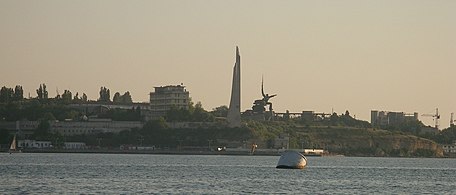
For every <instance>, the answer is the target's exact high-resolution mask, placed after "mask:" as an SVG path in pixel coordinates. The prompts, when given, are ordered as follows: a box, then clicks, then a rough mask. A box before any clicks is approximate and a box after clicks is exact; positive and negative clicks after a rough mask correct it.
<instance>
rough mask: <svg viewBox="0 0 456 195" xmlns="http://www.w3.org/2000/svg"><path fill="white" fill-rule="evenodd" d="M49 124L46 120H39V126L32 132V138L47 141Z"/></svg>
mask: <svg viewBox="0 0 456 195" xmlns="http://www.w3.org/2000/svg"><path fill="white" fill-rule="evenodd" d="M50 130H51V124H49V122H48V121H47V120H40V124H39V125H38V127H37V128H36V130H35V132H33V137H34V138H35V139H37V140H47V139H49V137H50Z"/></svg>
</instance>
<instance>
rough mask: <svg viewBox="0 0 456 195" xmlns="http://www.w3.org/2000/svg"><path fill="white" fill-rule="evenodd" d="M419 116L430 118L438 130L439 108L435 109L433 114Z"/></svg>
mask: <svg viewBox="0 0 456 195" xmlns="http://www.w3.org/2000/svg"><path fill="white" fill-rule="evenodd" d="M421 116H430V117H433V118H434V119H433V120H434V121H435V128H436V129H439V120H440V114H439V108H436V109H435V114H423V115H421Z"/></svg>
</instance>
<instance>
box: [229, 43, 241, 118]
mask: <svg viewBox="0 0 456 195" xmlns="http://www.w3.org/2000/svg"><path fill="white" fill-rule="evenodd" d="M227 120H228V126H229V127H240V126H241V56H240V55H239V48H238V47H237V46H236V63H235V64H234V68H233V84H232V86H231V101H230V107H229V109H228V117H227Z"/></svg>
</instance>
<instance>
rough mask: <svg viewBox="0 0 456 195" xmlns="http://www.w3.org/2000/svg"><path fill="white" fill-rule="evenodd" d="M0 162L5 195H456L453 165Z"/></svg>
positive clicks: (132, 158) (153, 158) (240, 159)
mask: <svg viewBox="0 0 456 195" xmlns="http://www.w3.org/2000/svg"><path fill="white" fill-rule="evenodd" d="M278 159H279V157H278V156H215V155H214V156H190V155H139V154H27V153H22V154H12V155H9V154H5V153H2V154H0V194H24V193H25V194H27V193H30V194H63V193H65V194H99V193H102V194H141V193H156V194H163V193H165V194H168V193H172V194H232V193H234V194H244V193H259V194H271V193H283V194H317V193H318V194H372V193H375V194H404V193H407V194H423V193H431V194H456V159H435V158H355V157H310V158H308V165H307V167H306V168H305V169H303V170H285V169H276V168H275V166H276V163H277V161H278Z"/></svg>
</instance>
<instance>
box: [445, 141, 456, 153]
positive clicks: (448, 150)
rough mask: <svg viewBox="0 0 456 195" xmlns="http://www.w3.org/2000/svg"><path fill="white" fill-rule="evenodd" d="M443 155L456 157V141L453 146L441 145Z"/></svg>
mask: <svg viewBox="0 0 456 195" xmlns="http://www.w3.org/2000/svg"><path fill="white" fill-rule="evenodd" d="M442 149H443V153H444V154H446V155H448V156H456V141H454V142H453V144H445V145H442Z"/></svg>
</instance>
